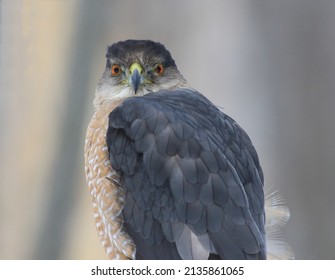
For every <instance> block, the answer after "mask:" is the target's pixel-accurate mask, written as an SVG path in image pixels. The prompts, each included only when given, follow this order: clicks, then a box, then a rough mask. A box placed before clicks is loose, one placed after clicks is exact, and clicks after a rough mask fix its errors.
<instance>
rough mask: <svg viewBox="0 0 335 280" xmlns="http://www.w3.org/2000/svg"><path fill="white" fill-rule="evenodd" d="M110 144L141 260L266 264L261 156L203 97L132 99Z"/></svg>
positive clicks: (165, 94) (112, 127)
mask: <svg viewBox="0 0 335 280" xmlns="http://www.w3.org/2000/svg"><path fill="white" fill-rule="evenodd" d="M107 145H108V148H109V157H110V160H111V164H112V167H113V169H115V170H116V171H117V172H118V173H119V176H120V180H121V184H122V187H123V188H124V189H125V191H126V203H125V206H124V209H123V217H124V222H125V227H126V228H127V229H128V232H129V234H130V236H131V237H132V238H133V240H134V242H135V244H136V246H137V250H136V255H137V257H138V258H195V259H197V258H204V257H206V258H208V257H209V255H210V254H215V255H217V257H218V258H222V259H223V258H228V259H263V258H265V247H266V245H265V233H264V194H263V173H262V170H261V168H260V165H259V161H258V157H257V154H256V151H255V149H254V148H253V146H252V143H251V141H250V139H249V138H248V136H247V135H246V133H245V132H244V131H243V130H242V129H241V128H240V127H239V126H238V125H237V124H236V122H235V121H234V120H232V119H231V118H230V117H228V116H227V115H225V114H224V113H222V112H221V111H219V110H218V109H217V108H216V107H215V106H214V105H213V104H212V103H211V102H210V101H208V100H207V99H206V98H205V97H204V96H202V95H201V94H199V93H197V92H195V91H191V90H186V89H185V90H184V89H183V90H175V91H161V92H158V93H152V94H148V95H145V96H142V97H134V98H130V99H127V100H126V101H124V102H123V103H122V104H121V105H119V106H118V107H117V108H116V109H115V110H113V111H112V112H111V114H110V116H109V127H108V131H107ZM211 256H213V255H211Z"/></svg>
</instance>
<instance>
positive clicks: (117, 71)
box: [112, 64, 121, 76]
mask: <svg viewBox="0 0 335 280" xmlns="http://www.w3.org/2000/svg"><path fill="white" fill-rule="evenodd" d="M120 73H121V67H120V66H119V65H117V64H114V65H113V66H112V76H118V75H120Z"/></svg>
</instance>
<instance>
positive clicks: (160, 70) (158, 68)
mask: <svg viewBox="0 0 335 280" xmlns="http://www.w3.org/2000/svg"><path fill="white" fill-rule="evenodd" d="M155 72H156V73H157V74H158V75H159V76H161V75H163V73H164V66H163V64H158V65H157V66H156V68H155Z"/></svg>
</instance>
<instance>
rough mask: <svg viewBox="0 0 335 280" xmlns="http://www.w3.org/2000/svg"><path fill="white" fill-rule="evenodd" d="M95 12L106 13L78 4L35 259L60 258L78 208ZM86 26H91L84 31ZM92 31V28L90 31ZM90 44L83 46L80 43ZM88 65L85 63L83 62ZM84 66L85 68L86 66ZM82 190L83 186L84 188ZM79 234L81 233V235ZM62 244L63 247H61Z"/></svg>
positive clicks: (93, 6)
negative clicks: (90, 16)
mask: <svg viewBox="0 0 335 280" xmlns="http://www.w3.org/2000/svg"><path fill="white" fill-rule="evenodd" d="M92 10H94V11H95V12H96V13H97V14H99V13H101V11H102V10H103V6H102V5H96V4H95V2H94V1H85V2H84V1H79V2H77V9H76V11H77V14H75V15H74V16H75V17H74V20H75V21H76V22H75V23H74V24H75V28H74V30H75V31H74V32H73V37H72V38H71V39H70V42H69V44H70V45H71V46H72V49H71V51H70V54H69V61H68V63H67V65H69V66H70V67H69V68H68V69H64V70H65V71H67V72H66V76H67V89H66V92H65V100H64V102H63V106H64V108H63V115H59V116H58V117H59V118H61V122H60V127H59V131H58V133H57V135H59V136H60V137H59V142H58V143H56V145H58V146H57V147H56V156H55V160H54V163H53V166H52V167H51V172H50V179H49V184H48V188H49V190H47V192H46V193H47V194H48V195H49V196H48V197H47V198H46V200H47V201H49V202H48V203H47V209H46V214H45V221H44V222H42V225H43V227H42V228H41V229H40V234H39V238H38V239H37V241H38V246H37V247H36V251H35V253H34V256H33V258H36V259H59V258H61V256H62V252H64V251H65V250H66V248H64V246H66V242H64V240H65V239H66V234H67V230H68V228H69V223H70V215H69V213H72V212H73V211H74V207H75V206H76V200H77V199H78V195H76V189H75V186H76V184H75V182H76V179H77V177H76V175H77V174H76V170H77V169H76V168H75V167H76V162H77V158H78V156H79V157H81V155H82V153H83V145H84V144H83V139H78V135H81V127H82V126H83V121H84V120H85V108H86V104H87V99H88V98H90V99H91V98H92V93H91V92H90V91H89V90H88V89H89V80H90V79H89V77H90V74H91V73H90V71H91V64H92V60H93V52H92V49H94V48H95V47H96V41H97V40H98V39H97V35H98V33H97V32H93V30H97V29H99V27H98V26H96V25H98V24H99V23H101V22H100V21H92V22H91V23H90V25H86V24H84V22H85V21H86V20H87V16H88V13H90V12H91V11H92ZM83 26H86V27H87V26H88V27H89V28H88V29H87V28H86V29H85V28H83ZM91 28H92V29H91ZM83 41H85V42H87V43H86V44H84V47H83V45H82V44H81V42H83ZM83 62H85V63H83ZM83 65H84V67H83ZM81 187H83V186H81ZM78 234H80V233H79V232H78ZM60 245H61V246H60Z"/></svg>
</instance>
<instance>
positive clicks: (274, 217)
mask: <svg viewBox="0 0 335 280" xmlns="http://www.w3.org/2000/svg"><path fill="white" fill-rule="evenodd" d="M265 213H266V224H265V230H266V239H267V258H268V259H270V260H285V259H294V253H293V251H292V249H291V247H290V245H289V244H288V243H286V242H285V241H284V240H283V237H282V235H281V228H282V227H283V226H284V225H285V224H286V223H287V221H288V220H289V219H290V211H289V209H288V207H287V206H286V205H285V202H284V200H283V198H282V197H281V195H280V194H278V191H276V190H273V189H272V188H270V189H268V190H266V191H265Z"/></svg>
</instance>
